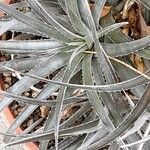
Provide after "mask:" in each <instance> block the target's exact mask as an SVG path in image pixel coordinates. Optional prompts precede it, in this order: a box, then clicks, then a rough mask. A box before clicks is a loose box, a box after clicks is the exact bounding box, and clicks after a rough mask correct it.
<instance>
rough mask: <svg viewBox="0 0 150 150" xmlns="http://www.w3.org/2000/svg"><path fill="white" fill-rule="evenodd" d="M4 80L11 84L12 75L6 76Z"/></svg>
mask: <svg viewBox="0 0 150 150" xmlns="http://www.w3.org/2000/svg"><path fill="white" fill-rule="evenodd" d="M4 81H5V82H7V83H9V84H10V83H11V77H9V76H6V77H5V78H4Z"/></svg>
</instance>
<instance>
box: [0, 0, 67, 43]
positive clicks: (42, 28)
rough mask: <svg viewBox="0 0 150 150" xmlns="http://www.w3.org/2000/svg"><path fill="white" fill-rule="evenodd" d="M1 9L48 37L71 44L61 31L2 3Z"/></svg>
mask: <svg viewBox="0 0 150 150" xmlns="http://www.w3.org/2000/svg"><path fill="white" fill-rule="evenodd" d="M0 9H1V10H3V11H5V12H6V13H8V14H10V15H11V16H13V17H14V18H16V19H17V20H19V21H21V22H23V23H25V24H27V25H29V26H30V27H32V28H34V29H36V30H37V31H39V32H41V33H44V34H45V35H47V36H48V37H50V38H52V37H53V38H54V39H57V40H59V41H63V42H69V41H70V40H69V39H68V38H67V37H65V36H63V35H62V34H61V33H60V32H59V31H57V30H56V29H54V28H53V27H52V26H50V25H47V24H45V23H43V22H41V21H38V20H36V19H33V18H31V17H29V16H26V15H25V14H23V13H21V12H19V11H17V10H15V9H14V8H12V7H10V6H7V5H5V4H3V3H0Z"/></svg>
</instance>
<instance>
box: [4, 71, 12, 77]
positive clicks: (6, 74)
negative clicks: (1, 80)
mask: <svg viewBox="0 0 150 150" xmlns="http://www.w3.org/2000/svg"><path fill="white" fill-rule="evenodd" d="M3 76H4V77H10V76H11V73H7V72H5V73H3Z"/></svg>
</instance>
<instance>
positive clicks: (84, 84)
mask: <svg viewBox="0 0 150 150" xmlns="http://www.w3.org/2000/svg"><path fill="white" fill-rule="evenodd" d="M92 2H93V8H92V10H91V9H90V3H91V2H90V1H88V0H74V1H73V0H49V1H48V0H32V1H31V0H26V1H21V2H18V3H15V4H11V5H9V6H8V5H5V4H3V3H0V10H2V11H4V12H5V13H6V14H7V15H5V16H4V17H3V18H1V20H0V31H1V32H0V33H1V34H3V33H5V32H6V31H12V32H21V33H27V34H29V35H31V34H32V35H37V36H38V38H37V40H36V39H34V40H8V41H0V50H1V53H3V54H10V55H14V56H16V57H15V59H14V60H10V61H4V62H1V63H0V72H1V73H4V72H14V73H16V75H18V76H19V77H20V79H19V80H18V81H17V82H16V83H15V84H14V85H13V86H12V87H10V88H9V89H8V90H7V91H0V93H1V94H2V95H3V96H4V98H3V99H2V100H1V101H0V111H2V110H3V109H4V108H5V107H6V106H8V105H9V104H10V103H11V102H12V101H13V100H16V101H18V102H19V103H22V102H23V103H25V104H26V106H25V108H24V109H23V110H22V112H21V113H20V114H19V115H18V116H17V117H16V119H15V121H14V123H13V124H12V125H11V126H10V127H9V129H8V130H7V132H6V135H5V136H4V141H5V142H6V143H7V144H5V145H4V146H12V145H15V144H20V143H25V142H29V141H39V143H40V144H39V148H40V149H41V150H45V149H47V146H48V143H49V141H50V140H53V139H55V146H54V147H52V148H50V149H75V150H76V149H78V150H79V149H86V150H87V149H89V150H92V149H100V148H102V147H104V146H109V148H110V149H113V150H115V149H118V148H119V147H123V146H125V145H126V143H133V142H135V141H138V140H140V136H139V135H136V134H133V135H131V136H128V137H127V138H125V139H119V137H120V136H121V135H122V134H123V133H124V132H125V131H127V130H128V129H130V128H131V125H133V124H134V122H135V121H136V120H137V119H138V118H139V116H140V115H141V114H142V113H143V112H144V111H148V105H149V102H150V92H149V91H150V85H149V74H150V72H149V66H150V63H149V60H148V59H149V58H150V57H149V56H150V55H149V54H150V53H149V49H148V46H149V44H150V36H146V37H143V38H141V39H138V40H134V39H131V38H130V37H128V36H126V35H125V34H124V33H123V32H122V31H121V30H120V29H119V28H120V27H122V26H124V25H127V22H121V23H115V20H114V18H113V16H114V14H115V13H117V12H119V11H120V9H122V6H123V5H124V3H125V2H124V1H120V0H116V1H114V0H108V1H106V0H95V1H92ZM106 2H107V3H108V4H111V6H112V10H111V11H110V13H109V14H107V15H106V16H105V17H103V18H100V16H101V12H102V9H103V7H104V5H105V3H106ZM139 2H140V3H142V4H143V6H144V8H145V9H146V10H148V9H150V3H149V2H148V1H146V0H140V1H139ZM24 8H28V9H29V10H28V11H25V12H22V11H21V10H22V9H24ZM147 15H150V13H149V14H147ZM27 37H28V35H27ZM132 53H135V54H138V55H140V56H141V57H144V61H145V64H146V67H147V68H148V69H147V71H146V73H145V74H144V73H140V72H139V71H138V70H136V68H135V66H134V64H133V63H132V61H131V59H130V57H129V55H130V54H132ZM54 72H55V76H54V78H53V79H52V80H50V79H47V78H46V77H47V76H48V75H50V74H52V73H54ZM39 81H43V82H45V83H47V84H45V86H44V88H43V89H42V90H38V91H37V93H38V94H37V95H36V96H35V97H34V98H29V97H25V96H22V93H23V92H25V91H27V90H28V89H30V88H32V89H33V87H34V85H35V84H36V83H38V82H39ZM75 89H77V90H79V89H83V91H82V92H80V93H82V94H80V95H79V96H77V95H75V96H74V95H73V92H74V91H75ZM126 90H130V92H131V93H132V94H133V95H134V96H135V97H136V98H137V102H136V105H135V106H134V107H132V106H131V105H130V101H132V100H131V99H130V98H129V96H128V94H127V91H126ZM55 91H58V96H57V97H56V99H55V100H49V99H48V98H49V97H50V96H51V95H52V94H53V92H55ZM70 104H78V105H79V106H80V108H79V109H78V110H77V111H76V112H75V113H74V114H73V115H72V116H71V117H69V118H68V119H67V120H65V121H64V122H62V123H60V121H61V118H62V113H63V111H64V110H65V108H66V106H68V105H70ZM39 106H48V107H50V108H51V111H49V115H48V117H47V119H46V122H45V124H44V125H43V128H42V129H41V131H40V132H35V133H30V131H31V130H32V129H33V126H34V125H33V126H31V127H28V128H27V129H26V131H24V132H23V133H22V134H20V135H19V136H16V137H15V136H14V137H12V136H13V134H14V132H15V130H16V128H17V127H19V126H20V125H21V124H22V123H23V122H24V121H25V120H26V119H27V118H28V117H29V116H30V114H32V113H33V112H34V111H35V110H36V109H37V108H38V107H39ZM89 110H90V111H89ZM88 111H89V116H88V117H85V120H84V121H82V122H81V123H80V124H79V125H77V126H75V124H74V122H75V121H76V120H78V119H79V118H80V117H81V116H84V114H86V112H88ZM35 124H38V122H36V123H35ZM27 133H28V134H27ZM59 140H60V141H59ZM132 148H133V149H137V147H136V146H135V147H132ZM148 148H149V147H148V146H145V147H143V149H148ZM123 149H126V150H128V149H130V148H127V147H125V148H123Z"/></svg>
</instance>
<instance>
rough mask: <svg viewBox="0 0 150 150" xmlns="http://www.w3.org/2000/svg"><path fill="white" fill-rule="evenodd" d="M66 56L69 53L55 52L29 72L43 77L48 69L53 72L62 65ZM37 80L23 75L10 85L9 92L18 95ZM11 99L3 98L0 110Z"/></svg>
mask: <svg viewBox="0 0 150 150" xmlns="http://www.w3.org/2000/svg"><path fill="white" fill-rule="evenodd" d="M68 56H69V54H56V55H55V56H54V57H51V58H49V59H48V60H46V61H44V62H42V63H40V64H39V65H37V66H36V67H35V68H34V69H32V70H31V71H30V73H33V74H39V76H43V77H44V76H47V75H48V74H49V73H50V70H51V71H52V72H53V71H55V70H56V69H59V68H61V67H63V66H64V64H66V61H67V59H68V58H67V57H68ZM50 62H52V64H53V65H52V64H51V63H50ZM41 68H42V69H41ZM37 81H38V80H36V79H32V78H30V77H24V78H22V79H21V80H19V81H18V82H16V83H15V84H14V85H13V86H12V87H11V89H10V92H12V93H15V94H18V95H20V94H21V93H22V92H24V91H25V90H27V89H28V88H30V86H32V85H33V84H35V83H36V82H37ZM12 100H13V99H12V98H3V99H2V100H1V101H0V111H2V110H3V109H4V108H5V106H7V105H9V104H10V103H11V102H12Z"/></svg>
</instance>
